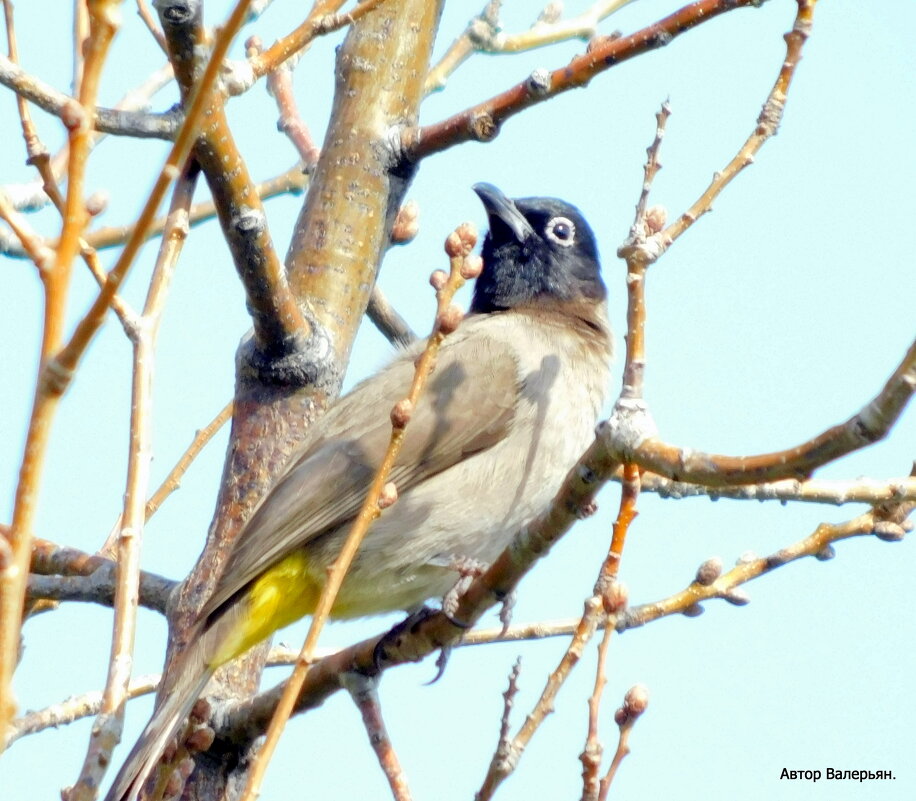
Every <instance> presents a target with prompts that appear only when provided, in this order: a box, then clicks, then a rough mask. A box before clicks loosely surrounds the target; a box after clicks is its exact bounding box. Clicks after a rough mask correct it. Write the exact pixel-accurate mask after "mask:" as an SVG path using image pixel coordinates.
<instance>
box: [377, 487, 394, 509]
mask: <svg viewBox="0 0 916 801" xmlns="http://www.w3.org/2000/svg"><path fill="white" fill-rule="evenodd" d="M397 499H398V485H397V484H395V483H394V482H393V481H389V482H388V483H387V484H385V486H384V487H382V493H381V495H379V496H378V508H379V509H387V508H388V507H389V506H392V505H393V504H394V503H395V502H396V501H397Z"/></svg>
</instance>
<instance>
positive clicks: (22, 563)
mask: <svg viewBox="0 0 916 801" xmlns="http://www.w3.org/2000/svg"><path fill="white" fill-rule="evenodd" d="M115 6H116V2H115V1H114V0H100V2H98V3H96V4H95V5H94V6H93V8H92V9H91V10H90V20H91V33H90V37H89V41H88V45H87V48H86V50H87V52H86V61H85V70H84V74H83V80H82V82H81V84H80V92H79V104H71V106H72V107H71V109H70V114H71V117H70V119H69V121H70V123H71V125H70V126H69V145H70V158H69V162H68V167H69V171H68V173H69V174H68V182H67V201H66V212H65V215H64V225H63V230H62V231H61V239H60V243H59V246H58V249H57V252H56V254H55V256H56V257H55V262H54V265H53V267H52V268H51V269H50V270H49V271H48V272H47V273H46V275H45V276H44V281H43V283H44V290H45V315H44V324H43V330H42V342H41V362H42V368H41V370H40V375H39V379H38V381H37V385H36V388H35V395H34V401H33V406H32V413H31V416H30V418H29V426H28V432H27V434H26V443H25V451H24V454H23V457H22V463H21V467H20V470H19V480H18V483H17V485H16V496H15V502H14V507H13V521H12V526H11V527H10V530H9V534H8V541H9V546H10V557H9V558H8V559H6V560H0V731H5V730H6V727H7V725H8V723H9V721H10V720H11V719H12V717H13V714H14V710H15V703H14V701H13V700H12V699H13V695H12V693H11V692H10V684H11V681H12V675H13V668H14V665H15V664H16V661H17V654H18V649H19V629H20V624H21V619H22V612H23V607H24V602H25V587H26V581H27V578H28V565H29V558H30V555H31V550H32V537H33V536H34V534H33V526H34V520H35V515H36V512H37V502H38V495H39V488H40V484H41V477H42V474H43V472H44V462H45V455H46V453H47V447H48V442H49V439H50V430H51V423H52V421H53V419H54V413H55V411H56V409H57V404H58V401H59V400H60V397H61V394H62V391H63V387H62V386H60V385H59V384H58V383H57V382H56V381H55V380H54V378H55V376H54V372H53V369H52V370H51V371H50V372H49V371H48V365H49V364H50V363H52V362H53V361H54V356H55V353H56V352H57V351H58V348H59V347H60V343H61V341H62V339H63V326H64V320H65V311H66V300H67V291H68V289H69V283H70V272H71V267H72V264H73V257H74V256H75V255H76V251H77V249H78V247H79V236H80V234H81V232H82V228H83V224H84V220H85V219H86V209H85V206H84V201H83V181H84V177H85V168H86V156H87V154H88V149H89V132H90V126H89V124H88V122H89V120H91V119H92V115H93V110H94V108H95V100H96V96H97V90H98V83H99V79H100V77H101V70H102V65H103V64H104V62H105V58H106V56H107V54H108V49H109V46H110V44H111V41H112V39H113V37H114V34H115V30H116V22H117V13H116V7H115Z"/></svg>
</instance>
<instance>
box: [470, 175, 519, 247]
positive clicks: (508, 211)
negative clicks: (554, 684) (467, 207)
mask: <svg viewBox="0 0 916 801" xmlns="http://www.w3.org/2000/svg"><path fill="white" fill-rule="evenodd" d="M471 188H472V189H473V190H474V191H475V192H476V193H477V196H478V197H479V198H480V200H481V202H482V203H483V207H484V208H485V209H486V210H487V216H488V217H489V218H490V230H491V231H492V230H493V228H494V225H495V224H499V223H501V224H502V225H503V226H504V227H506V228H508V229H509V230H510V231H511V232H512V235H513V236H514V237H515V239H516V240H517V241H519V242H523V241H524V240H525V239H527V238H528V237H529V236H531V234H533V233H534V229H533V228H532V227H531V223H529V222H528V220H526V219H525V217H524V216H523V215H522V213H521V212H520V211H519V210H518V207H517V206H516V205H515V203H513V202H512V201H511V200H510V199H509V198H507V197H506V196H505V195H504V194H503V193H502V192H500V191H499V189H497V188H496V187H495V186H493V184H487V183H480V184H474V186H473V187H471Z"/></svg>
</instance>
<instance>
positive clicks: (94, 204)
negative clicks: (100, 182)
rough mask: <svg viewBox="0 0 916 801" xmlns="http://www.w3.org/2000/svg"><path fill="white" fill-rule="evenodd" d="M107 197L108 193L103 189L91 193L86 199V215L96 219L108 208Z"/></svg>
mask: <svg viewBox="0 0 916 801" xmlns="http://www.w3.org/2000/svg"><path fill="white" fill-rule="evenodd" d="M108 197H109V195H108V192H107V191H106V190H104V189H99V190H98V191H97V192H93V193H92V194H91V195H89V197H87V198H86V213H87V214H88V215H89V216H90V217H97V216H98V215H99V214H101V213H102V212H103V211H105V209H107V208H108Z"/></svg>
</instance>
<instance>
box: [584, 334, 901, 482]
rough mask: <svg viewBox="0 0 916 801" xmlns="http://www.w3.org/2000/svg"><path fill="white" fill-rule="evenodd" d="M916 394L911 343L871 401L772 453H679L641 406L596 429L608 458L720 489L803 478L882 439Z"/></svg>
mask: <svg viewBox="0 0 916 801" xmlns="http://www.w3.org/2000/svg"><path fill="white" fill-rule="evenodd" d="M914 392H916V341H914V342H913V344H912V345H910V348H909V350H908V351H907V353H906V355H905V356H904V357H903V360H902V361H901V363H900V365H899V366H898V367H897V369H896V370H895V371H894V373H893V375H892V376H891V377H890V378H889V379H888V381H887V383H886V384H885V385H884V388H883V389H882V390H881V391H880V392H879V393H878V394H877V395H876V396H875V398H874V399H873V400H872V401H871V403H869V404H868V405H866V406H865V407H864V408H863V409H862V410H861V411H859V412H858V413H857V414H855V415H853V416H852V417H850V418H849V419H848V420H847V421H846V422H844V423H840V424H839V425H836V426H833V427H832V428H829V429H827V430H826V431H824V432H823V433H821V434H818V435H817V436H816V437H813V438H812V439H810V440H808V441H807V442H804V443H802V444H800V445H797V446H795V447H793V448H789V449H787V450H784V451H777V452H775V453H766V454H760V455H757V456H722V455H718V454H709V453H703V452H701V451H695V450H693V449H688V448H679V447H677V446H674V445H670V444H668V443H666V442H663V441H661V440H660V439H658V438H657V437H656V436H655V435H654V433H655V432H654V425H653V424H652V422H651V418H650V417H649V415H648V410H647V408H646V406H645V404H642V403H638V404H630V405H629V406H621V404H620V403H618V405H617V407H616V408H615V414H614V415H613V416H612V418H611V420H610V421H609V422H608V423H603V424H602V425H601V426H599V434H598V436H599V439H600V440H602V441H603V442H604V443H605V445H606V447H607V448H608V453H609V455H613V456H616V457H617V458H620V459H623V458H627V459H631V460H632V461H633V462H635V463H636V464H638V465H639V466H640V467H641V468H643V469H644V470H651V471H652V472H653V473H657V474H659V475H662V476H665V477H666V478H670V479H674V480H675V481H688V482H690V483H693V484H703V485H706V486H708V487H722V486H730V485H736V484H759V483H762V482H772V481H779V480H782V479H803V478H807V477H808V476H809V475H810V474H811V473H812V472H813V471H814V470H815V469H817V468H818V467H822V466H823V465H825V464H827V463H828V462H831V461H834V460H835V459H839V458H840V457H841V456H845V455H846V454H848V453H852V452H853V451H856V450H860V449H861V448H864V447H866V446H867V445H871V444H872V443H874V442H877V441H878V440H880V439H882V438H883V437H885V436H886V435H887V433H888V432H889V431H890V429H891V428H892V427H893V425H894V423H896V422H897V420H898V419H899V417H900V415H901V414H902V413H903V410H904V408H905V407H906V404H907V403H908V402H909V400H910V398H912V396H913V394H914Z"/></svg>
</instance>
